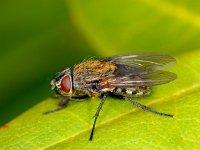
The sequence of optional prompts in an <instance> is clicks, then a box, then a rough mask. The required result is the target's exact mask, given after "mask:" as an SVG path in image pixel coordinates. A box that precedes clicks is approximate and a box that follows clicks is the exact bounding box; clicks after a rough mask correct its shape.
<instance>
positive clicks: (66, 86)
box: [44, 53, 176, 141]
mask: <svg viewBox="0 0 200 150" xmlns="http://www.w3.org/2000/svg"><path fill="white" fill-rule="evenodd" d="M175 63H176V60H175V59H174V58H172V57H171V56H168V55H162V54H152V53H136V54H129V55H118V56H112V57H107V58H103V59H90V60H86V61H83V62H81V63H79V64H76V65H75V66H74V67H73V68H72V69H71V68H65V69H63V70H62V71H61V72H59V73H58V74H57V76H56V77H55V78H54V79H53V80H52V81H51V85H52V90H55V92H56V93H57V95H58V96H59V97H60V98H62V100H61V101H60V103H59V104H58V106H59V107H58V108H57V109H55V110H50V111H47V112H45V113H44V114H49V113H52V112H55V111H58V110H61V109H63V108H64V107H66V104H67V102H69V101H83V100H86V98H87V97H92V96H95V97H101V102H100V104H99V106H98V108H97V111H96V113H95V117H94V123H93V126H92V130H91V134H90V138H89V140H90V141H92V138H93V134H94V129H95V124H96V121H97V118H98V116H99V113H100V111H101V108H102V106H103V104H104V102H105V100H106V97H107V96H108V95H110V96H111V95H112V96H117V97H119V98H120V99H123V100H126V101H128V102H130V103H132V104H134V105H136V106H138V107H140V108H142V109H144V110H147V111H150V112H152V113H154V114H158V115H162V116H168V117H173V115H171V114H166V113H162V112H158V111H156V110H153V109H151V108H149V107H147V106H145V105H143V104H141V103H139V102H136V101H134V100H133V99H132V98H133V97H142V96H145V95H149V94H150V93H151V89H150V87H152V86H156V85H160V84H165V83H168V82H171V81H173V80H174V79H176V75H175V74H174V73H171V72H167V71H163V69H165V68H167V67H170V66H172V65H174V64H175Z"/></svg>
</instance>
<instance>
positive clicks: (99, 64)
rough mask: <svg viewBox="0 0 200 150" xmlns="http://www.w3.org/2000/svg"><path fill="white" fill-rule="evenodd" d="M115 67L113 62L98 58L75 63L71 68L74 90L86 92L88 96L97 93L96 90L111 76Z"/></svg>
mask: <svg viewBox="0 0 200 150" xmlns="http://www.w3.org/2000/svg"><path fill="white" fill-rule="evenodd" d="M115 69H116V65H115V64H113V63H111V62H103V61H100V60H88V61H84V62H82V63H80V64H77V65H75V66H74V69H73V84H74V90H78V91H80V92H84V93H87V95H89V96H90V95H92V96H93V95H98V92H101V90H102V89H103V88H104V83H105V81H106V79H107V78H108V77H111V76H113V73H114V71H115ZM105 88H107V87H105ZM105 90H106V89H105Z"/></svg>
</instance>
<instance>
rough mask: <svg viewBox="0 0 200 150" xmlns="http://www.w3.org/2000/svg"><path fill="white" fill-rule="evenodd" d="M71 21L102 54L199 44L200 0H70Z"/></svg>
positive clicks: (179, 49) (187, 47) (172, 49)
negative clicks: (191, 0)
mask: <svg viewBox="0 0 200 150" xmlns="http://www.w3.org/2000/svg"><path fill="white" fill-rule="evenodd" d="M68 2H69V7H70V8H71V15H72V17H71V18H72V19H73V22H74V24H75V25H76V26H77V28H78V29H79V30H80V31H81V32H82V33H83V35H85V37H86V38H87V40H88V41H90V43H91V45H92V46H93V47H94V49H95V50H97V52H98V53H100V54H101V55H104V56H105V55H106V56H107V55H113V54H118V53H130V52H135V51H153V52H160V53H166V52H167V53H171V54H172V53H176V54H177V53H182V52H184V51H188V50H195V49H199V48H200V42H199V39H200V30H199V28H200V15H199V13H200V11H199V10H200V9H199V7H200V5H199V1H197V0H196V1H193V3H191V2H190V1H179V0H176V1H174V0H139V1H136V0H123V1H117V2H116V1H112V0H109V1H108V0H101V1H98V2H96V1H93V0H84V1H83V0H69V1H68Z"/></svg>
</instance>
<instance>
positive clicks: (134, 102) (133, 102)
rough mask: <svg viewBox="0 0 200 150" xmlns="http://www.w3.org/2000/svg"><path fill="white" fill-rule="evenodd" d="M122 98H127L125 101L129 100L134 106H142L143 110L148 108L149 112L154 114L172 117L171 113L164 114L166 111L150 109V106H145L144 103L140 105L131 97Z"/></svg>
mask: <svg viewBox="0 0 200 150" xmlns="http://www.w3.org/2000/svg"><path fill="white" fill-rule="evenodd" d="M124 99H125V100H127V101H129V102H131V103H132V104H134V105H136V106H138V107H140V108H142V109H144V110H148V111H150V112H152V113H154V114H157V115H161V116H167V117H173V115H172V114H166V113H162V112H158V111H156V110H153V109H151V108H149V107H147V106H145V105H142V104H140V103H138V102H136V101H134V100H132V99H131V98H128V97H124Z"/></svg>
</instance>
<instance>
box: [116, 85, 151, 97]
mask: <svg viewBox="0 0 200 150" xmlns="http://www.w3.org/2000/svg"><path fill="white" fill-rule="evenodd" d="M113 93H114V94H116V95H122V96H127V97H142V96H145V95H149V94H150V93H151V90H150V88H149V87H146V86H142V87H131V88H120V87H117V88H115V89H114V90H113Z"/></svg>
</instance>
